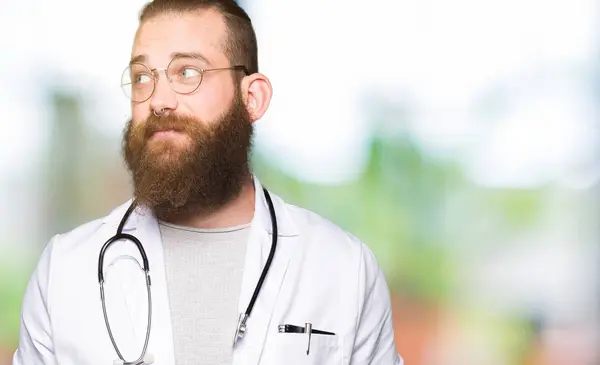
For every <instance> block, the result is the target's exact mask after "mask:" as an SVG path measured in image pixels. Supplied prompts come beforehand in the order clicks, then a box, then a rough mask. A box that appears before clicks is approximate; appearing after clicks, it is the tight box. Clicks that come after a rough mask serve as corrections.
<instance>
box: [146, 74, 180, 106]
mask: <svg viewBox="0 0 600 365" xmlns="http://www.w3.org/2000/svg"><path fill="white" fill-rule="evenodd" d="M154 71H156V79H155V83H154V93H153V94H152V97H151V98H150V109H151V110H152V111H153V112H154V114H163V113H167V112H169V111H173V110H175V109H176V108H177V93H176V92H175V91H174V90H173V89H172V88H171V85H170V84H169V79H168V76H167V72H166V70H165V69H162V68H157V69H155V70H154Z"/></svg>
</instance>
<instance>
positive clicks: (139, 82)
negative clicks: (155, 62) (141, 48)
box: [121, 63, 154, 102]
mask: <svg viewBox="0 0 600 365" xmlns="http://www.w3.org/2000/svg"><path fill="white" fill-rule="evenodd" d="M121 88H122V89H123V92H124V93H125V95H126V96H127V97H128V98H130V99H131V101H134V102H142V101H146V100H148V99H149V98H150V96H152V92H153V91H154V75H152V71H150V70H149V69H148V67H146V66H144V65H142V64H141V63H132V64H131V65H130V66H128V67H127V68H126V69H125V71H123V76H122V77H121Z"/></svg>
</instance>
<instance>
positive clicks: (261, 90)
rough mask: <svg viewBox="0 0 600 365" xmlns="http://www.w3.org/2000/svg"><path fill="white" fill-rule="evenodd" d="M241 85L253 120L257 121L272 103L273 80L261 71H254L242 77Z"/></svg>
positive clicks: (245, 102)
mask: <svg viewBox="0 0 600 365" xmlns="http://www.w3.org/2000/svg"><path fill="white" fill-rule="evenodd" d="M240 87H241V90H242V98H243V100H244V104H245V105H246V109H248V113H250V117H251V119H252V122H255V121H257V120H259V119H260V118H262V116H263V115H264V114H265V112H266V111H267V109H268V108H269V104H270V103H271V96H272V95H273V88H272V87H271V81H269V79H268V78H267V77H266V76H265V75H263V74H261V73H253V74H252V75H248V76H246V77H244V78H243V79H242V83H241V85H240Z"/></svg>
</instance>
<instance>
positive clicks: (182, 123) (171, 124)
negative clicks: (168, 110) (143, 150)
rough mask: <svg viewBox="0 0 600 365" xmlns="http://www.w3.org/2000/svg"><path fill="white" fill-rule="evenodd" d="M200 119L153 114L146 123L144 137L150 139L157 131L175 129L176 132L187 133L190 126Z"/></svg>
mask: <svg viewBox="0 0 600 365" xmlns="http://www.w3.org/2000/svg"><path fill="white" fill-rule="evenodd" d="M194 123H198V121H196V120H193V119H192V118H189V117H183V116H176V115H162V116H160V117H157V116H155V115H151V116H150V117H148V119H146V122H145V123H144V137H145V139H148V138H150V137H152V135H153V134H154V133H156V132H161V131H166V130H173V131H175V132H180V133H186V132H188V131H189V129H190V126H194V125H195V124H194Z"/></svg>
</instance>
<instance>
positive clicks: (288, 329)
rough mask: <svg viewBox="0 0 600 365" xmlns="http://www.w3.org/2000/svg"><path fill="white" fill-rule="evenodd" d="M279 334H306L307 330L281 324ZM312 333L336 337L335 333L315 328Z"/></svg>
mask: <svg viewBox="0 0 600 365" xmlns="http://www.w3.org/2000/svg"><path fill="white" fill-rule="evenodd" d="M279 333H306V328H304V327H301V326H295V325H293V324H280V325H279ZM310 333H312V334H313V335H329V336H333V335H335V333H333V332H328V331H321V330H318V329H315V328H311V330H310Z"/></svg>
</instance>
